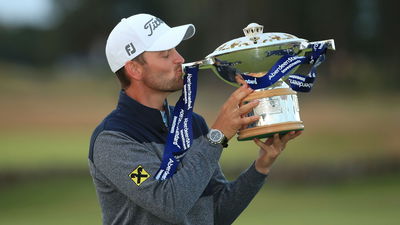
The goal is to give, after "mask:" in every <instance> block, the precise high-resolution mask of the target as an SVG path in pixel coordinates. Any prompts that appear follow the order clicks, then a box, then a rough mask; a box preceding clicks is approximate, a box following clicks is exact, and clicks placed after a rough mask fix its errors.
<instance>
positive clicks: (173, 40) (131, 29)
mask: <svg viewBox="0 0 400 225" xmlns="http://www.w3.org/2000/svg"><path fill="white" fill-rule="evenodd" d="M194 33H195V27H194V26H193V24H186V25H182V26H177V27H172V28H171V27H169V26H168V25H167V24H166V23H164V21H162V20H161V19H159V18H157V17H155V16H152V15H149V14H137V15H134V16H131V17H129V18H123V19H122V20H121V22H119V23H118V24H117V25H116V26H115V27H114V29H113V30H112V31H111V33H110V35H109V36H108V39H107V43H106V56H107V61H108V64H109V65H110V68H111V70H112V71H113V72H116V71H117V70H119V69H121V68H122V67H123V66H124V65H125V63H126V62H128V61H129V60H132V59H133V58H135V57H136V56H138V55H139V54H141V53H142V52H144V51H165V50H168V49H171V48H175V47H176V46H177V45H178V44H179V43H180V42H181V41H182V40H186V39H189V38H191V37H192V36H193V35H194Z"/></svg>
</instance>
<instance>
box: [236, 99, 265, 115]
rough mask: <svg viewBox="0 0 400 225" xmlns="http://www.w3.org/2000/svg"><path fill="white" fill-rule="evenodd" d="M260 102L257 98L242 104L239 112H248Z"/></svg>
mask: <svg viewBox="0 0 400 225" xmlns="http://www.w3.org/2000/svg"><path fill="white" fill-rule="evenodd" d="M259 103H260V101H259V100H253V101H251V102H249V103H247V104H244V105H242V106H240V107H239V114H240V115H244V114H247V113H249V112H250V111H251V110H252V109H254V108H255V107H256V106H257V105H258V104H259Z"/></svg>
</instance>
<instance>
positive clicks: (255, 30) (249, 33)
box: [243, 23, 264, 43]
mask: <svg viewBox="0 0 400 225" xmlns="http://www.w3.org/2000/svg"><path fill="white" fill-rule="evenodd" d="M263 29H264V26H263V25H260V24H258V23H250V24H249V25H247V27H245V28H244V29H243V32H244V35H245V36H246V37H248V38H249V39H250V40H252V41H253V42H254V43H257V40H258V39H260V38H259V37H258V35H260V34H262V33H263Z"/></svg>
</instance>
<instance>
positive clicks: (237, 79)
mask: <svg viewBox="0 0 400 225" xmlns="http://www.w3.org/2000/svg"><path fill="white" fill-rule="evenodd" d="M235 80H236V82H237V83H238V84H240V85H243V86H246V85H248V84H247V82H246V81H245V80H244V79H243V77H242V76H241V75H240V74H236V76H235Z"/></svg>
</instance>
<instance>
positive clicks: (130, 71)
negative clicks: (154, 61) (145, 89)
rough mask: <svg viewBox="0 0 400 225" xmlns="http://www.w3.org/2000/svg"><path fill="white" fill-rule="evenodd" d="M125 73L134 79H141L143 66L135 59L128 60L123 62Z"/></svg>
mask: <svg viewBox="0 0 400 225" xmlns="http://www.w3.org/2000/svg"><path fill="white" fill-rule="evenodd" d="M125 74H126V75H127V76H129V77H130V78H131V79H134V80H142V77H143V67H142V65H140V64H139V63H138V62H136V61H128V62H126V63H125Z"/></svg>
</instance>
